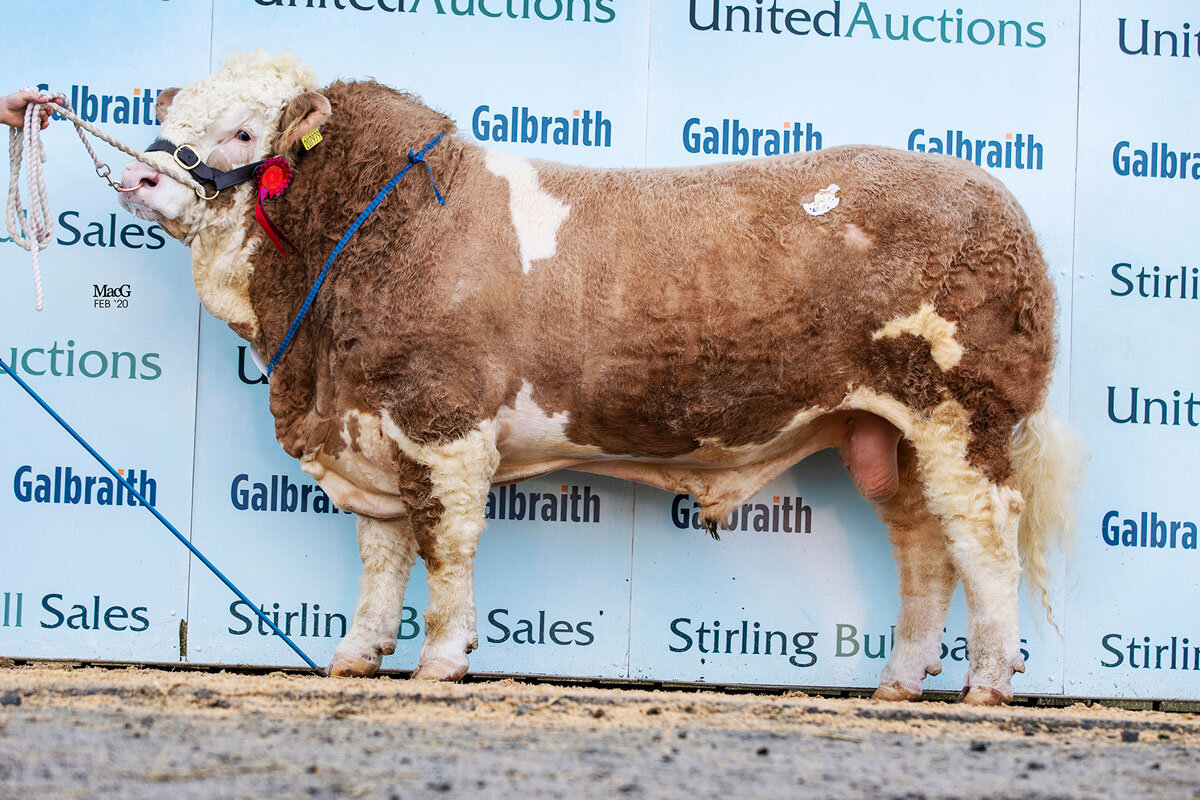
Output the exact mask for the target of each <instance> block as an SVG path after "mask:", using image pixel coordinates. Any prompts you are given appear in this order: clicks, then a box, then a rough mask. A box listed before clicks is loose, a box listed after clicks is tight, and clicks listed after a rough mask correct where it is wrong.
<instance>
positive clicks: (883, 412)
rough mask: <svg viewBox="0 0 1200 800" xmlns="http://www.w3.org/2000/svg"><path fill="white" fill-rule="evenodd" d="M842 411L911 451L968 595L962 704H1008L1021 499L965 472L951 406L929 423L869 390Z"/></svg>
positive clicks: (964, 423)
mask: <svg viewBox="0 0 1200 800" xmlns="http://www.w3.org/2000/svg"><path fill="white" fill-rule="evenodd" d="M845 405H848V406H851V407H854V408H862V409H864V410H867V411H871V412H873V413H875V414H878V415H879V416H881V417H883V418H884V419H887V420H888V421H889V422H891V423H892V424H893V425H895V426H896V427H898V428H899V429H900V431H901V432H902V433H903V434H904V435H905V437H907V438H908V440H909V441H910V442H911V443H912V445H913V447H914V448H915V449H916V451H917V456H918V467H919V474H920V477H921V481H922V482H923V483H924V484H925V498H926V504H927V507H928V509H929V511H930V513H932V514H933V515H934V516H935V517H937V519H938V520H939V521H940V522H941V524H942V530H943V531H944V532H945V537H946V543H947V548H948V550H949V553H950V559H951V561H952V563H953V564H954V567H955V569H956V570H957V572H958V575H959V577H960V578H961V579H962V582H963V589H964V590H965V591H966V596H967V640H968V642H969V644H970V648H971V669H970V672H968V674H967V680H968V681H969V683H970V685H971V686H972V687H974V688H973V690H972V693H971V694H970V695H968V697H967V700H968V701H969V702H998V701H1004V702H1007V701H1008V700H1011V699H1012V673H1013V671H1014V670H1015V671H1017V672H1023V671H1024V670H1025V664H1024V661H1023V660H1022V657H1021V646H1020V636H1019V635H1018V632H1017V588H1018V583H1019V581H1020V575H1021V560H1020V557H1019V555H1018V552H1017V527H1018V524H1019V522H1020V518H1021V511H1022V506H1023V505H1024V503H1023V500H1022V498H1021V493H1020V492H1019V491H1018V490H1016V489H1014V488H1012V487H1009V486H998V485H996V484H994V483H992V482H991V481H989V480H988V479H987V476H985V475H984V474H983V473H982V472H981V471H980V470H978V469H977V468H975V467H973V466H971V464H970V462H969V461H968V460H967V446H968V444H969V443H970V439H971V433H970V422H971V420H970V417H969V415H968V414H967V411H966V409H964V408H963V407H962V406H961V405H959V404H958V403H957V402H955V401H954V400H946V401H944V402H942V403H940V404H939V405H938V406H937V407H935V408H934V409H933V411H932V413H931V414H930V416H929V417H928V418H923V417H919V416H917V415H916V414H915V413H914V412H913V411H912V410H911V409H909V408H907V407H906V406H905V405H904V404H903V403H901V402H899V401H898V400H896V399H895V398H894V397H890V396H888V395H884V394H879V393H878V392H874V391H872V390H870V389H861V388H860V389H856V390H855V391H854V392H852V393H851V394H850V395H849V396H848V397H847V398H846V402H845Z"/></svg>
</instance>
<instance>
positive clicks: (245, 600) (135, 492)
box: [0, 358, 326, 676]
mask: <svg viewBox="0 0 1200 800" xmlns="http://www.w3.org/2000/svg"><path fill="white" fill-rule="evenodd" d="M0 368H2V369H3V370H4V371H5V372H7V373H8V374H9V376H10V377H12V379H13V380H14V381H16V382H17V384H18V385H20V387H21V388H22V389H24V390H25V391H26V392H28V393H29V396H30V397H32V398H33V399H34V400H36V401H37V404H38V405H40V406H41V407H42V408H44V409H46V413H48V414H49V415H50V416H52V417H54V421H55V422H57V423H58V424H59V425H61V426H62V427H63V429H64V430H66V432H67V433H69V434H71V436H72V437H74V439H75V441H77V442H79V443H80V444H81V445H83V448H84V449H85V450H87V451H88V452H89V453H91V454H92V457H93V458H95V459H96V460H97V461H99V462H100V464H101V465H102V466H103V467H104V468H105V469H106V470H108V472H109V474H110V475H112V476H113V477H114V478H116V479H117V480H118V481H120V482H121V485H122V486H124V487H125V490H126V491H127V492H129V494H130V495H131V496H133V497H136V498H137V500H138V502H139V503H141V504H142V505H143V506H145V507H146V508H147V509H149V511H150V513H151V514H153V515H154V516H155V517H157V518H158V521H159V522H161V523H162V524H163V525H165V526H166V528H167V530H169V531H170V532H171V533H173V534H175V538H176V539H178V540H179V541H181V542H183V546H184V547H186V548H187V549H188V550H190V551H192V555H194V556H195V557H196V558H198V559H200V563H202V564H204V566H206V567H208V568H209V570H211V571H212V573H213V574H214V575H216V576H217V577H218V578H220V579H221V582H222V583H224V584H225V585H226V586H228V587H229V589H230V591H232V592H233V593H234V594H236V595H237V596H238V599H239V600H241V601H242V602H243V603H245V604H246V605H248V606H250V608H252V609H253V610H254V613H255V614H257V615H258V618H259V619H261V620H262V621H263V622H265V623H267V625H268V626H269V627H270V628H271V630H273V631H274V632H275V634H276V635H277V636H279V637H280V638H282V639H283V640H284V641H285V642H287V646H288V647H290V648H292V650H294V651H295V653H296V655H298V656H300V658H302V659H304V663H306V664H308V666H310V667H312V668H313V670H314V671H315V672H316V673H317V674H318V675H322V676H324V675H325V674H326V673H325V670H323V669H322V668H320V667H318V666H317V664H316V662H314V661H313V660H312V659H311V658H309V657H308V654H307V653H305V652H304V651H303V650H301V649H300V648H299V647H298V646H297V645H296V643H295V642H293V641H292V640H291V637H289V636H288V635H287V634H286V633H284V632H283V631H281V630H279V626H278V625H276V624H275V623H274V622H273V621H272V620H271V618H270V617H268V616H267V615H266V613H265V612H263V610H262V609H260V608H259V607H258V606H256V605H255V604H254V603H252V602H250V598H249V597H246V595H244V594H242V590H241V589H239V588H237V587H236V586H234V585H233V582H232V581H230V580H229V578H226V577H225V575H224V574H223V573H222V572H221V570H219V569H217V568H216V566H215V565H214V564H213V563H212V562H211V561H209V560H208V559H207V558H205V557H204V554H203V553H201V552H200V551H199V550H197V549H196V547H195V545H193V544H192V543H191V542H189V541H188V540H187V537H185V536H184V535H183V534H182V533H180V532H179V531H178V530H177V529H176V528H175V526H174V525H172V524H171V523H170V522H168V521H167V518H166V517H164V516H163V515H162V514H160V513H159V512H158V509H157V508H155V507H154V506H152V505H151V504H150V503H149V501H147V500H146V498H145V497H143V496H142V493H141V492H139V491H138V490H137V489H134V488H133V486H132V484H130V483H129V481H127V480H125V478H124V477H123V476H122V475H121V473H119V472H117V471H116V470H115V469H113V467H112V465H111V464H109V463H108V462H107V461H105V460H104V457H103V456H101V455H100V454H99V453H97V452H96V451H95V449H93V448H92V446H91V445H90V444H88V443H87V441H86V440H85V439H84V438H83V437H82V436H80V435H79V434H78V433H76V432H75V429H74V428H72V427H71V426H70V425H69V424H67V421H66V420H64V419H63V418H62V417H60V416H59V415H58V412H56V411H55V410H54V409H53V408H51V407H50V406H49V404H47V403H46V401H45V400H43V399H42V398H41V397H40V396H39V395H38V393H37V392H35V391H34V390H33V389H32V388H31V387H30V386H29V384H27V383H26V382H25V381H23V380H21V377H20V376H19V375H17V373H16V372H14V371H13V370H12V369H10V368H9V366H8V364H6V363H4V359H2V358H0Z"/></svg>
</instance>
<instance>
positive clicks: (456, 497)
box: [382, 412, 500, 680]
mask: <svg viewBox="0 0 1200 800" xmlns="http://www.w3.org/2000/svg"><path fill="white" fill-rule="evenodd" d="M382 420H383V430H384V432H385V433H387V435H389V436H391V437H392V438H393V439H394V440H395V441H396V443H397V445H399V447H400V450H401V452H402V453H404V454H405V455H406V456H408V457H409V458H412V459H413V460H415V461H417V462H418V463H421V464H424V465H426V466H428V467H429V478H430V482H431V483H432V485H433V496H434V497H435V498H437V499H438V501H440V502H441V505H442V513H441V515H440V516H439V517H438V519H437V521H436V522H435V523H434V524H433V527H432V530H429V531H427V532H425V533H424V534H423V535H424V536H428V541H427V543H423V545H422V552H421V555H422V556H423V557H424V559H425V566H426V568H427V570H428V572H429V578H428V583H429V608H428V609H426V611H425V644H424V645H423V646H422V647H421V658H420V663H419V665H418V667H417V672H416V673H414V677H420V678H430V679H433V680H457V679H458V678H461V677H462V676H463V675H465V674H466V671H467V665H468V661H467V653H469V652H471V651H472V650H474V649H475V647H476V646H477V645H478V643H479V639H478V636H477V635H476V633H475V588H474V584H473V582H472V579H473V569H474V560H475V549H476V547H477V546H478V544H479V534H480V533H482V531H483V526H484V516H483V515H484V509H485V508H486V506H487V493H488V489H489V488H491V484H492V476H493V475H494V474H495V472H496V468H497V467H498V466H499V464H500V454H499V453H498V452H497V450H496V428H497V425H496V422H495V421H494V420H488V421H486V422H483V423H481V424H480V425H479V427H477V428H475V430H473V431H471V432H470V433H468V434H467V435H466V436H464V437H463V438H461V439H457V440H455V441H452V442H446V443H444V444H437V445H422V444H417V443H416V442H414V441H412V440H411V439H409V438H408V436H407V435H405V433H404V432H403V431H402V430H400V428H399V426H397V425H396V423H395V422H394V421H393V420H392V418H391V417H390V416H389V415H388V414H387V413H386V412H385V413H384V414H383V415H382Z"/></svg>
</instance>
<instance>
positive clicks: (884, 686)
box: [871, 681, 921, 702]
mask: <svg viewBox="0 0 1200 800" xmlns="http://www.w3.org/2000/svg"><path fill="white" fill-rule="evenodd" d="M920 696H921V690H920V689H916V690H915V691H914V690H913V689H909V688H907V687H905V686H901V685H900V684H898V683H896V682H895V681H884V682H883V683H881V684H879V688H878V689H876V690H875V694H873V695H871V699H872V700H893V701H896V702H904V701H908V700H916V699H917V698H919V697H920Z"/></svg>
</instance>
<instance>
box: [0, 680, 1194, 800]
mask: <svg viewBox="0 0 1200 800" xmlns="http://www.w3.org/2000/svg"><path fill="white" fill-rule="evenodd" d="M467 792H469V793H470V794H472V795H474V796H479V797H508V796H512V795H514V794H521V795H527V796H532V797H581V796H607V795H614V794H616V795H629V796H647V797H688V798H699V797H726V798H727V797H814V798H815V797H829V796H838V797H910V798H940V797H1022V798H1027V797H1046V798H1050V797H1053V798H1076V797H1079V798H1084V797H1110V796H1128V797H1141V796H1145V797H1181V798H1189V799H1190V798H1200V715H1196V714H1168V713H1162V712H1154V711H1128V710H1122V709H1116V708H1107V707H1102V706H1088V705H1083V704H1077V705H1074V706H1070V707H1067V708H1005V709H974V708H966V707H963V706H959V705H953V704H947V703H933V702H922V703H910V704H899V703H881V702H874V701H869V700H848V699H823V698H812V697H807V696H804V695H803V694H799V693H792V694H784V695H760V694H726V693H720V692H709V691H652V690H644V689H624V688H622V689H608V688H594V687H580V686H563V685H553V684H539V683H524V682H517V681H513V680H497V681H486V682H475V683H466V684H429V683H424V682H414V681H409V680H403V679H396V678H389V677H381V678H374V679H367V680H331V679H322V678H318V677H314V676H307V675H296V674H285V673H271V674H268V675H249V674H242V673H226V672H217V673H214V672H201V671H192V670H179V671H171V670H160V669H138V668H128V669H104V668H95V667H89V668H69V667H64V666H62V665H38V664H31V665H21V666H8V667H0V798H9V797H13V798H16V797H29V796H44V797H89V798H91V797H97V798H107V797H114V798H115V797H130V796H146V797H149V796H170V797H197V798H200V797H217V796H220V797H255V798H261V797H264V796H305V797H343V796H344V797H380V798H392V797H414V796H456V795H460V794H465V793H467Z"/></svg>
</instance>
